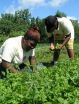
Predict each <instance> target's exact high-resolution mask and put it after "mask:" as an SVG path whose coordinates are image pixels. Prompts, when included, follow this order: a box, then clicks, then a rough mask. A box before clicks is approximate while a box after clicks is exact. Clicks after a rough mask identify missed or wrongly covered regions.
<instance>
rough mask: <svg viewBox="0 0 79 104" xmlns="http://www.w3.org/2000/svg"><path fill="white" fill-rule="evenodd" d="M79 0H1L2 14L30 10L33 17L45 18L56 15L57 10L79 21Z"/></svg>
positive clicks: (0, 10)
mask: <svg viewBox="0 0 79 104" xmlns="http://www.w3.org/2000/svg"><path fill="white" fill-rule="evenodd" d="M78 8H79V0H0V15H1V13H3V14H4V13H12V14H14V13H15V11H17V10H21V9H29V12H30V13H31V16H32V17H35V18H36V17H39V18H41V19H42V18H45V17H47V16H48V15H55V14H56V12H57V10H59V11H60V12H64V13H65V14H66V15H67V16H68V17H69V18H70V19H77V20H79V12H78V11H79V10H78Z"/></svg>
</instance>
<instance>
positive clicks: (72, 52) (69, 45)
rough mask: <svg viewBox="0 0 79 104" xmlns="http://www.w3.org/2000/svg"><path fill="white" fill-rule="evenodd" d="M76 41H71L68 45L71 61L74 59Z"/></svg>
mask: <svg viewBox="0 0 79 104" xmlns="http://www.w3.org/2000/svg"><path fill="white" fill-rule="evenodd" d="M73 43H74V40H73V39H70V40H69V41H68V43H67V45H66V49H67V53H68V56H69V58H70V59H71V60H73V59H74V48H73Z"/></svg>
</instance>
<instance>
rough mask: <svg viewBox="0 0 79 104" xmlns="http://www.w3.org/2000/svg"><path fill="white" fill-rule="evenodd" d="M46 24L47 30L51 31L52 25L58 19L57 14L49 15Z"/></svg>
mask: <svg viewBox="0 0 79 104" xmlns="http://www.w3.org/2000/svg"><path fill="white" fill-rule="evenodd" d="M44 21H45V25H46V28H47V32H50V31H51V29H52V27H54V26H55V23H56V21H57V17H56V16H52V15H50V16H48V17H46V18H45V20H44Z"/></svg>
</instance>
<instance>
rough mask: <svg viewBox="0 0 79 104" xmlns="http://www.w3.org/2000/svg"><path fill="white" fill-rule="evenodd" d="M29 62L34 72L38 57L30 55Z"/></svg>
mask: <svg viewBox="0 0 79 104" xmlns="http://www.w3.org/2000/svg"><path fill="white" fill-rule="evenodd" d="M29 62H30V65H31V69H32V71H33V72H34V71H35V65H36V58H35V56H30V57H29Z"/></svg>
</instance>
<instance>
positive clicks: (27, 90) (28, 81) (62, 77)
mask: <svg viewBox="0 0 79 104" xmlns="http://www.w3.org/2000/svg"><path fill="white" fill-rule="evenodd" d="M41 46H42V45H40V47H39V46H38V47H37V51H36V52H37V56H38V57H37V58H38V59H40V61H39V60H38V62H41V61H42V62H49V61H50V58H51V54H52V53H51V52H49V51H48V49H47V48H48V45H43V46H44V48H41ZM43 46H42V47H43ZM77 49H78V45H77V44H76V57H75V59H74V60H73V61H70V60H68V58H66V54H65V53H64V51H63V53H62V56H63V60H62V57H60V60H59V63H58V64H57V65H56V66H47V67H45V68H44V67H43V68H42V67H41V66H40V68H39V69H37V70H36V71H35V72H34V73H31V72H29V71H27V69H26V68H25V70H23V71H21V72H19V73H16V74H12V73H8V75H7V78H5V79H3V80H0V103H1V104H78V103H79V70H78V68H79V54H78V50H77ZM40 52H41V54H40ZM44 55H45V56H44Z"/></svg>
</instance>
